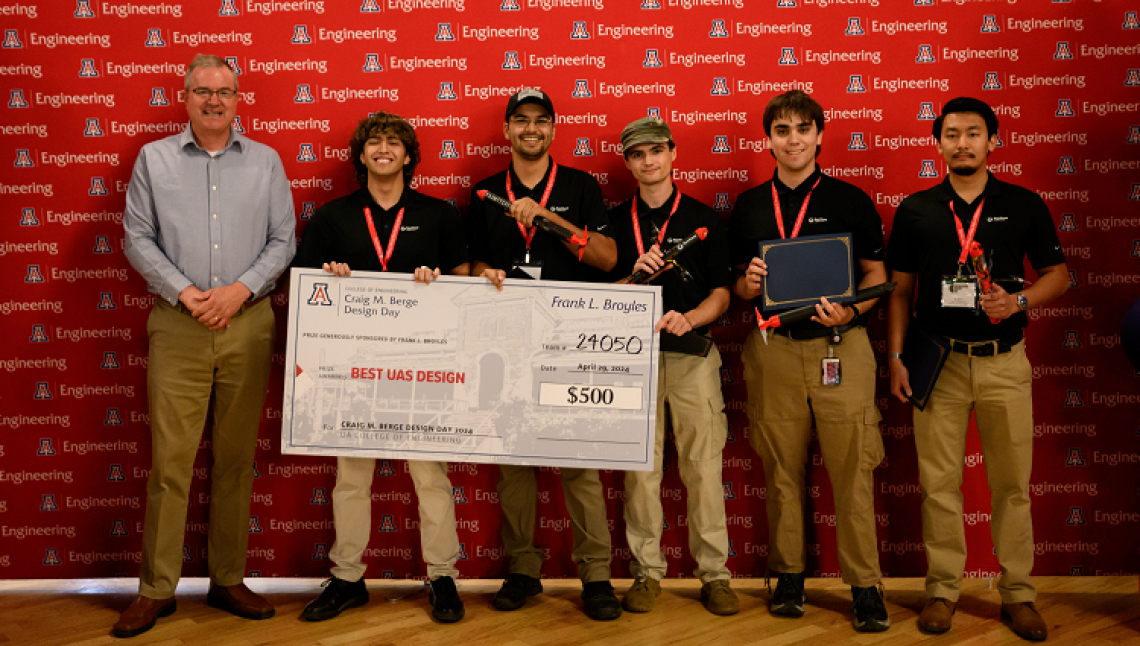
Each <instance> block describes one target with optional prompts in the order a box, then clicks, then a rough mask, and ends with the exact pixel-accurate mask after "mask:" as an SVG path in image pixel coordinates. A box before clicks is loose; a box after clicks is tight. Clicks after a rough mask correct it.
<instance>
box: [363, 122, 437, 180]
mask: <svg viewBox="0 0 1140 646" xmlns="http://www.w3.org/2000/svg"><path fill="white" fill-rule="evenodd" d="M389 135H391V136H394V137H396V138H397V139H399V140H400V141H401V142H402V143H403V144H404V148H405V149H406V150H407V154H408V160H409V161H408V164H407V165H406V166H404V182H405V183H408V182H411V181H412V177H414V176H415V174H416V166H419V165H420V142H419V140H417V139H416V129H415V128H413V127H412V124H410V123H408V122H407V121H406V120H405V119H404V118H403V117H401V116H400V115H398V114H392V113H391V112H384V111H383V110H381V111H380V112H374V113H372V114H370V115H368V117H367V118H365V119H361V120H360V123H358V124H357V125H356V131H355V132H353V133H352V139H350V140H349V142H348V146H349V151H348V154H349V157H350V158H351V159H352V167H353V169H354V170H355V171H356V183H357V184H360V186H361V188H363V187H365V186H368V168H367V167H365V166H364V163H363V162H361V161H360V154H361V153H362V152H364V144H365V143H367V141H368V140H369V139H372V138H374V137H380V136H384V137H387V136H389Z"/></svg>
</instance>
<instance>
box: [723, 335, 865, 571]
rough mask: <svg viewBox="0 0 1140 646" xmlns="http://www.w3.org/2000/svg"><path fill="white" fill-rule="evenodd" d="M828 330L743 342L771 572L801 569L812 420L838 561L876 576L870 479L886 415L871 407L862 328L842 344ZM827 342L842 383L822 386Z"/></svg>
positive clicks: (844, 567) (750, 338)
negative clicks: (831, 500)
mask: <svg viewBox="0 0 1140 646" xmlns="http://www.w3.org/2000/svg"><path fill="white" fill-rule="evenodd" d="M829 344H830V340H829V339H828V338H827V337H823V338H819V339H808V340H803V341H793V340H792V339H789V338H787V337H785V336H781V335H778V334H769V337H768V343H767V344H765V343H764V341H763V339H762V338H761V336H760V331H759V330H753V331H752V333H751V334H750V335H749V336H748V340H747V341H746V342H745V344H744V354H743V356H742V359H743V362H744V378H745V380H746V381H747V382H748V419H749V440H750V441H751V443H752V448H754V449H755V450H756V453H757V454H759V455H760V458H761V460H762V461H763V462H764V480H765V484H766V485H767V508H768V543H769V548H768V570H769V571H770V572H775V573H800V572H803V571H804V570H805V569H806V567H807V563H806V560H805V556H804V552H805V548H804V518H803V511H804V475H805V473H806V468H807V467H806V464H807V459H808V445H809V444H810V443H811V437H812V434H811V429H812V419H813V417H814V419H815V427H816V431H817V435H818V436H819V448H820V450H821V452H822V453H823V464H824V466H825V467H827V475H828V477H829V478H830V479H831V489H832V491H833V495H834V496H835V525H836V539H837V542H838V549H839V566H840V568H841V569H842V571H843V581H844V583H847V584H848V585H854V586H859V587H870V586H873V585H875V584H877V583H878V582H879V580H880V579H881V578H882V574H881V572H880V570H879V552H878V539H877V535H876V527H875V497H874V487H875V479H874V475H873V473H872V470H873V469H874V468H875V467H876V466H878V464H879V463H880V462H882V460H883V438H882V435H880V432H879V421H880V420H881V419H882V416H881V415H880V414H879V409H878V408H877V407H876V406H875V355H874V352H873V351H872V350H871V344H870V341H868V339H867V330H866V329H865V328H862V327H857V328H853V329H851V330H848V331H847V332H846V333H844V334H843V342H842V343H840V344H839V345H835V346H830V345H829ZM829 347H831V348H832V350H833V352H834V356H836V357H838V358H839V360H840V367H841V370H842V380H841V383H840V385H838V386H824V385H821V380H820V376H821V362H822V360H823V358H824V357H826V356H827V354H828V348H829Z"/></svg>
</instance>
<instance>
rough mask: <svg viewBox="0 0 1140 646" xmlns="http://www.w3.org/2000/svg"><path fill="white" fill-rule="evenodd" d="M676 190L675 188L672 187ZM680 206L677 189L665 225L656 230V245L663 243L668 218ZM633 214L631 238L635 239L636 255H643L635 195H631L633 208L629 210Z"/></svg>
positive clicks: (669, 218)
mask: <svg viewBox="0 0 1140 646" xmlns="http://www.w3.org/2000/svg"><path fill="white" fill-rule="evenodd" d="M674 190H676V189H674ZM678 206H681V191H677V197H675V198H673V209H672V210H671V211H669V217H667V218H665V226H663V227H661V230H660V231H658V232H657V245H658V246H660V245H662V244H664V243H665V229H668V228H669V220H672V219H673V214H674V213H676V212H677V207H678ZM630 213H631V214H632V216H633V239H634V240H636V241H637V255H639V256H644V255H645V243H644V242H642V241H641V224H640V223H639V222H638V221H637V196H636V195H635V196H634V197H633V208H632V209H631V210H630Z"/></svg>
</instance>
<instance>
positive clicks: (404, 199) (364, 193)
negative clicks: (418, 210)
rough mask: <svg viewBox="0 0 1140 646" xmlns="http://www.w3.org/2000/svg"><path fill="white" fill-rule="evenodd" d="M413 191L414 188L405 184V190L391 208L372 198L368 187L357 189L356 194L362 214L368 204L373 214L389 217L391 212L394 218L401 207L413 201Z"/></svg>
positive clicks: (379, 216)
mask: <svg viewBox="0 0 1140 646" xmlns="http://www.w3.org/2000/svg"><path fill="white" fill-rule="evenodd" d="M411 193H412V190H411V189H410V188H408V187H406V186H405V187H404V190H403V191H401V192H400V199H399V200H397V201H396V203H395V204H393V205H392V208H390V209H386V208H384V207H382V206H380V205H379V204H377V203H376V200H375V199H373V198H372V193H370V192H369V191H368V189H367V188H360V189H357V191H356V193H355V196H356V202H357V204H358V205H359V206H360V212H361V213H362V214H363V213H364V207H366V206H367V207H368V208H370V209H372V213H373V215H375V216H376V217H378V218H387V217H388V216H389V214H391V217H393V218H394V217H396V214H397V213H399V212H400V209H401V208H404V207H406V206H408V205H409V203H410V202H411Z"/></svg>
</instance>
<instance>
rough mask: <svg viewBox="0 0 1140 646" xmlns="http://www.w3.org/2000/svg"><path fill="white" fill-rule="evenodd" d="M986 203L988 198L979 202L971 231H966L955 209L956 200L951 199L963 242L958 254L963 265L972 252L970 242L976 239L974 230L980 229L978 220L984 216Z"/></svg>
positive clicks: (951, 205) (959, 236)
mask: <svg viewBox="0 0 1140 646" xmlns="http://www.w3.org/2000/svg"><path fill="white" fill-rule="evenodd" d="M985 205H986V198H984V197H983V198H982V201H981V202H980V203H979V204H978V208H977V209H975V210H974V219H973V220H970V232H969V233H966V232H965V231H963V230H962V222H961V221H960V220H959V219H958V213H957V212H956V211H955V210H954V200H950V212H951V213H953V214H954V226H955V227H957V228H958V242H961V243H962V253H961V254H959V255H958V264H959V265H963V264H965V263H966V256H967V255H968V254H969V253H970V243H971V242H973V241H974V232H975V231H977V230H978V220H980V219H981V217H982V207H984V206H985Z"/></svg>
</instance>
